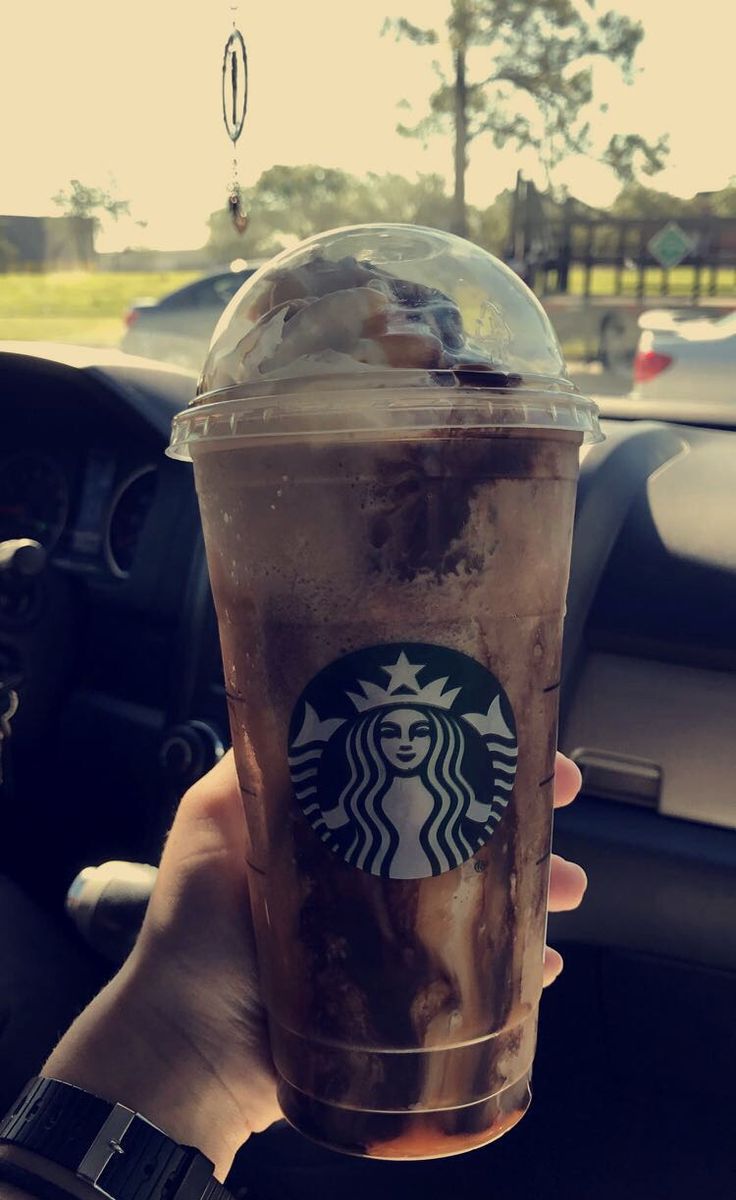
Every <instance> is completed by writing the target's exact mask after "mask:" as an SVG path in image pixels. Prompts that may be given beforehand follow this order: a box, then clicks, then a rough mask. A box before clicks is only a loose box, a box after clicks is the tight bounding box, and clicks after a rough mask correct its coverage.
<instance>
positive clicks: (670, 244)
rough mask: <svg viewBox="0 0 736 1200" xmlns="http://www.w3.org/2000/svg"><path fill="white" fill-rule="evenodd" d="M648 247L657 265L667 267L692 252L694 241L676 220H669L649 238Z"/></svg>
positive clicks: (674, 264) (675, 264) (679, 261)
mask: <svg viewBox="0 0 736 1200" xmlns="http://www.w3.org/2000/svg"><path fill="white" fill-rule="evenodd" d="M648 249H649V253H650V254H651V255H652V257H653V258H656V260H657V262H658V263H659V265H660V266H662V267H665V268H666V269H667V268H669V267H676V266H677V264H678V263H681V262H682V260H683V258H687V256H688V254H692V252H693V250H694V249H695V241H694V239H693V238H691V237H690V236H689V234H687V233H685V230H684V229H680V226H679V225H678V224H677V222H676V221H670V222H668V224H667V225H664V226H663V227H662V229H660V230H659V231H658V232H657V233H655V235H654V237H652V238H650V239H649V242H648Z"/></svg>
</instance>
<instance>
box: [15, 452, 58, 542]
mask: <svg viewBox="0 0 736 1200" xmlns="http://www.w3.org/2000/svg"><path fill="white" fill-rule="evenodd" d="M68 512H69V491H68V488H67V482H66V478H65V476H64V474H63V472H62V470H61V468H60V467H59V466H57V464H56V463H55V462H53V460H52V459H50V458H46V457H45V456H44V455H41V454H33V453H25V454H15V455H13V457H12V458H6V459H5V461H4V462H2V463H0V540H4V539H5V538H22V537H26V538H34V539H35V540H36V541H37V542H40V543H41V545H42V546H45V547H46V549H47V550H50V549H51V547H52V546H54V545H56V543H57V542H58V540H59V538H60V537H61V534H62V531H63V529H64V526H65V525H66V519H67V514H68Z"/></svg>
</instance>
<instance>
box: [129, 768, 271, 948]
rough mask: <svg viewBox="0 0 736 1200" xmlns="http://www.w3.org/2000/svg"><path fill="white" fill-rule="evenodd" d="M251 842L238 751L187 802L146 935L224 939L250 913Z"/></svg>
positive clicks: (173, 832) (169, 843) (173, 836)
mask: <svg viewBox="0 0 736 1200" xmlns="http://www.w3.org/2000/svg"><path fill="white" fill-rule="evenodd" d="M246 847H247V839H246V831H245V814H244V811H243V802H242V796H241V793H240V788H239V786H238V779H237V775H236V773H235V766H234V762H233V757H232V752H230V753H228V754H226V755H225V757H224V758H223V759H221V761H220V762H219V763H217V765H216V766H215V767H214V768H213V769H212V770H211V771H209V772H208V774H207V775H204V776H203V777H202V779H200V780H198V781H197V783H196V784H195V785H194V786H193V787H192V788H190V789H189V791H188V792H187V793H186V795H185V796H184V797H183V798H182V800H181V803H180V804H179V808H178V810H177V813H176V817H175V819H174V824H173V825H172V827H171V832H170V834H169V837H168V840H167V842H166V846H165V848H164V853H163V856H162V859H161V865H160V867H159V872H158V879H157V880H156V886H155V888H154V891H153V895H152V897H151V902H150V905H149V910H148V913H147V916H146V922H145V924H144V930H143V932H144V934H148V933H151V932H152V931H153V930H156V931H158V932H159V933H160V932H161V931H162V930H164V929H167V930H169V931H172V930H176V931H178V932H179V933H180V934H181V935H182V936H184V935H185V934H186V936H187V939H188V940H191V939H192V938H193V936H194V934H195V932H200V933H201V934H202V936H203V937H205V936H212V934H213V929H212V927H211V922H212V921H214V922H215V923H216V925H218V926H219V930H218V937H219V938H220V939H222V936H223V929H224V925H225V924H227V921H232V922H233V924H237V925H240V924H241V922H242V916H241V915H240V914H242V913H244V912H247V911H248V903H247V894H248V882H247V875H246V855H247V849H246Z"/></svg>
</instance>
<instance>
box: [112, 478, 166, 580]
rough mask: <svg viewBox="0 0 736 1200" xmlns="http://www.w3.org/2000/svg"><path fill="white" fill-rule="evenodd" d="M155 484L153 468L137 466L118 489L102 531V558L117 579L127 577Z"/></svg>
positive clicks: (151, 502)
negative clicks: (138, 467)
mask: <svg viewBox="0 0 736 1200" xmlns="http://www.w3.org/2000/svg"><path fill="white" fill-rule="evenodd" d="M157 483H158V472H157V470H156V468H155V467H151V466H148V467H141V468H140V469H139V470H137V471H134V472H133V474H132V475H129V476H128V478H127V479H125V480H124V481H123V483H122V484H121V485H120V487H119V488H118V490H117V492H116V494H115V496H114V498H113V502H112V505H111V508H110V516H109V518H108V523H107V532H106V534H105V558H106V559H107V563H108V566H109V567H110V569H111V571H112V573H113V574H114V575H117V577H118V579H127V578H128V576H129V575H130V571H131V568H132V566H133V559H134V558H135V552H136V550H137V549H138V541H139V539H140V536H141V533H142V532H143V526H144V525H145V523H146V517H147V516H148V513H149V511H150V509H151V505H152V504H153V500H154V496H155V494H156V484H157Z"/></svg>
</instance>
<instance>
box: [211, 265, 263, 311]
mask: <svg viewBox="0 0 736 1200" xmlns="http://www.w3.org/2000/svg"><path fill="white" fill-rule="evenodd" d="M252 274H253V272H252V271H238V272H237V273H236V272H233V273H232V274H231V275H223V276H221V277H220V278H219V279H215V280H213V281H212V291H213V293H214V295H215V297H216V299H217V300H218V301H219V302H220V303H221V304H222V306H223V308H224V306H225V305H226V304H228V303H229V302H230V301H231V300H232V298H233V296H234V295H235V293H236V292H237V291H238V289H239V288H241V287H242V286H243V284H244V283H245V281H246V279H248V278H250V276H251V275H252Z"/></svg>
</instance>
